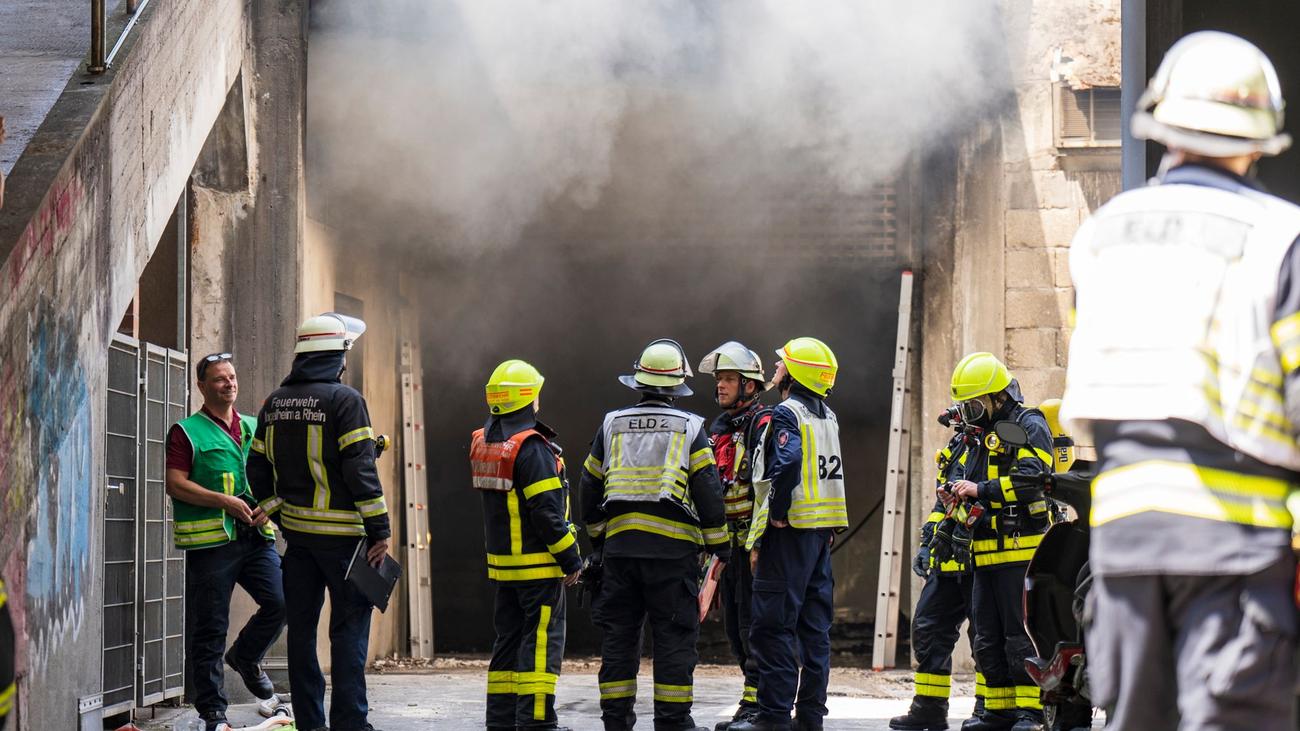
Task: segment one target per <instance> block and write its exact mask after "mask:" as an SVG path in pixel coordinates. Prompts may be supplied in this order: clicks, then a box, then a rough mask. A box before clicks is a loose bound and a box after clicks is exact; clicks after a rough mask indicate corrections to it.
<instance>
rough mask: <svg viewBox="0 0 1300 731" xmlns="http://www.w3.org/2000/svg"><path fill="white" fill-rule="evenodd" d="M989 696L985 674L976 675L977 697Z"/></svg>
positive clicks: (977, 673)
mask: <svg viewBox="0 0 1300 731" xmlns="http://www.w3.org/2000/svg"><path fill="white" fill-rule="evenodd" d="M987 694H988V688H987V687H986V686H985V684H984V673H981V672H976V673H975V697H976V698H983V697H984V696H985V695H987Z"/></svg>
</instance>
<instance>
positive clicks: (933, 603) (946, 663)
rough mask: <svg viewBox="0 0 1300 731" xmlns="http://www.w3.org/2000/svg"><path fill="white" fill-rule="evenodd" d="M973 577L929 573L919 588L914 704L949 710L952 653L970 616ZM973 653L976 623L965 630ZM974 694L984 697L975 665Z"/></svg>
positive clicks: (915, 615)
mask: <svg viewBox="0 0 1300 731" xmlns="http://www.w3.org/2000/svg"><path fill="white" fill-rule="evenodd" d="M974 584H975V577H974V575H972V574H969V573H965V574H941V573H939V572H938V571H934V572H931V574H930V576H929V578H927V579H926V580H925V584H924V585H923V586H922V587H921V595H920V596H919V597H918V598H917V600H916V610H915V612H914V613H913V615H912V652H913V654H914V655H916V691H915V693H916V702H917V703H920V704H929V705H934V706H941V707H942V708H944V709H945V711H946V709H947V708H948V697H949V696H950V695H951V691H952V651H953V649H954V648H955V647H956V646H957V640H958V639H960V637H961V624H962V622H965V621H966V619H967V617H969V616H970V608H971V606H970V600H971V589H972V587H973V586H974ZM966 637H967V640H968V641H969V642H970V643H971V652H972V653H973V652H974V651H975V624H974V622H972V623H970V624H969V625H968V626H967V627H966ZM975 695H976V696H977V697H983V695H984V683H983V674H982V673H980V670H979V658H976V663H975Z"/></svg>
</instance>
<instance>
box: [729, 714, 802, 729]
mask: <svg viewBox="0 0 1300 731" xmlns="http://www.w3.org/2000/svg"><path fill="white" fill-rule="evenodd" d="M727 731H793V730H792V728H791V726H790V721H789V719H785V720H776V719H771V718H768V717H767V716H764V715H762V714H758V715H756V716H753V717H752V718H748V719H746V720H744V721H741V722H739V723H733V724H732V725H731V727H730V728H729V729H727Z"/></svg>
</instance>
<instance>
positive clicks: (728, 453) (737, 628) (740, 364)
mask: <svg viewBox="0 0 1300 731" xmlns="http://www.w3.org/2000/svg"><path fill="white" fill-rule="evenodd" d="M700 372H701V373H706V374H710V375H712V376H713V379H714V381H715V386H714V392H715V397H714V400H715V401H716V402H717V404H718V406H719V407H721V408H722V413H721V414H719V415H718V416H717V418H715V419H714V420H713V422H712V423H711V424H709V444H710V446H712V447H713V456H714V459H715V460H716V461H717V463H718V477H719V478H720V479H721V480H722V489H723V500H724V502H725V503H726V509H727V533H728V535H729V536H730V540H731V552H732V553H733V554H736V555H738V556H739V555H741V554H742V553H743V551H744V548H745V538H746V537H747V536H748V535H749V526H750V518H751V517H752V516H753V514H754V484H753V482H754V459H753V456H754V454H755V453H756V451H757V446H758V443H759V442H760V441H761V440H762V439H763V435H764V432H765V430H766V429H767V424H768V422H769V421H771V419H772V409H771V407H767V406H764V405H763V402H762V401H761V400H760V398H761V397H762V395H763V392H764V391H765V390H766V389H767V383H766V379H765V378H764V376H763V362H762V360H760V359H759V357H758V353H755V352H754V351H752V350H750V349H749V348H747V347H745V346H744V345H741V344H740V343H738V342H736V341H734V340H732V341H728V342H726V343H723V344H722V345H719V346H718V347H717V348H716V349H714V350H713V352H711V353H709V354H708V355H706V356H704V360H702V361H700ZM760 477H761V475H760ZM720 583H721V585H722V613H723V624H724V625H725V627H726V631H727V640H728V641H729V643H730V644H731V654H732V655H733V656H734V657H735V658H736V662H737V663H738V664H739V665H740V668H741V671H742V672H743V673H744V678H745V680H744V688H743V690H742V691H741V696H740V706H739V708H738V709H737V710H736V713H735V715H734V716H733V717H732V719H731V720H730V721H720V722H719V723H718V724H717V725H716V726H715V727H714V730H715V731H725V730H726V729H727V728H729V727H730V726H731V724H732V723H734V722H736V721H740V720H743V719H745V718H748V717H750V716H753V715H755V714H757V712H758V695H757V694H758V664H757V662H756V661H755V659H754V656H753V654H752V653H751V652H750V651H749V626H750V604H751V602H752V599H753V585H754V575H753V572H752V571H750V568H749V561H745V560H738V561H731V562H729V563H727V565H726V567H725V568H723V570H722V579H721V581H720Z"/></svg>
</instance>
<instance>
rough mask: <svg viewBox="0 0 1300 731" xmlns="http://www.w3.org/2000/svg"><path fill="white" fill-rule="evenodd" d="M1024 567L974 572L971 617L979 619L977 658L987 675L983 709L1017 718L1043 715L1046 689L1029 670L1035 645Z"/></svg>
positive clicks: (976, 623) (976, 630) (985, 675)
mask: <svg viewBox="0 0 1300 731" xmlns="http://www.w3.org/2000/svg"><path fill="white" fill-rule="evenodd" d="M1024 587H1025V567H1024V566H1009V567H1006V568H996V569H983V570H977V571H976V572H975V585H974V587H973V588H972V590H971V616H972V618H973V619H974V622H975V661H976V663H977V664H978V665H979V668H980V670H981V671H983V673H984V683H985V689H984V692H985V696H984V708H985V710H986V712H987V713H988V714H993V715H995V716H1001V717H1003V718H1007V719H1013V718H1015V717H1016V716H1017V714H1018V713H1024V712H1029V713H1031V714H1032V715H1035V716H1037V715H1041V714H1042V710H1043V703H1042V700H1041V693H1040V691H1039V688H1038V686H1037V685H1034V681H1033V680H1032V679H1030V677H1029V673H1028V672H1027V671H1026V670H1025V658H1027V657H1030V656H1031V655H1033V652H1034V646H1033V644H1032V643H1030V641H1029V635H1028V634H1026V633H1025V610H1024V601H1023V598H1022V597H1023V593H1024Z"/></svg>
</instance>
